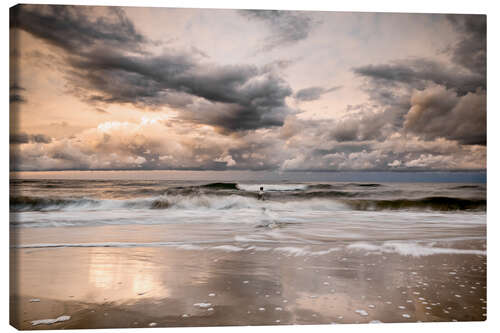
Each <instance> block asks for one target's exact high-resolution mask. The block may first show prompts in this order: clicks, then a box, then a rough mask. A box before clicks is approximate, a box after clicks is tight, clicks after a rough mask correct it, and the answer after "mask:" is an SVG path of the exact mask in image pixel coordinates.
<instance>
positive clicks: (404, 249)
mask: <svg viewBox="0 0 500 333" xmlns="http://www.w3.org/2000/svg"><path fill="white" fill-rule="evenodd" d="M315 177H316V178H315ZM401 177H403V176H401ZM418 177H419V176H412V177H410V178H408V176H406V178H405V179H403V178H400V179H398V178H397V177H393V178H395V180H396V181H388V179H389V178H390V177H389V176H387V175H386V176H377V175H372V177H364V178H363V176H360V177H354V176H352V175H345V177H337V179H333V180H332V179H325V178H324V177H323V178H322V179H318V177H317V176H314V175H313V176H310V175H309V176H307V175H306V176H303V177H299V176H294V175H293V174H292V175H286V176H283V175H282V176H280V177H266V176H262V175H260V174H251V175H246V176H242V174H239V175H238V174H227V173H226V174H224V177H221V176H220V174H216V173H212V174H207V173H203V172H199V173H189V172H177V173H175V172H174V173H173V172H170V173H167V172H165V173H161V172H160V173H158V172H156V173H155V172H142V173H141V172H110V171H102V172H94V173H92V172H46V173H36V172H32V173H24V174H23V173H17V174H11V180H10V225H11V230H13V232H14V234H15V235H16V236H15V237H13V239H12V240H11V246H12V247H14V248H59V247H176V248H178V249H187V250H200V251H204V250H207V249H210V250H214V251H219V250H220V251H230V252H231V251H232V252H240V251H259V250H260V251H281V252H284V253H287V254H289V255H294V256H302V255H304V256H305V255H309V256H320V255H323V254H327V253H331V252H332V251H335V250H337V249H338V248H342V247H343V248H346V247H347V248H352V249H355V248H360V249H361V248H362V249H365V250H370V251H375V252H379V253H383V252H387V253H389V252H392V253H399V254H401V255H412V256H422V255H431V254H436V253H457V254H468V253H469V254H478V255H485V254H486V206H487V204H486V183H485V182H484V181H483V180H484V179H483V176H479V177H469V178H466V177H465V178H463V179H466V180H467V181H462V182H461V181H460V179H461V178H460V175H457V174H451V176H448V178H444V179H445V181H444V182H442V181H436V180H439V179H440V178H439V175H437V176H436V175H434V176H432V177H430V178H429V177H427V178H426V180H427V181H421V180H422V179H419V178H418ZM377 180H379V181H377ZM402 180H403V181H402ZM415 180H417V181H415ZM261 187H262V188H263V192H264V195H263V196H262V197H260V196H259V191H260V188H261ZM41 228H43V229H44V230H51V232H43V233H42V232H40V233H39V232H37V230H42V229H41ZM23 230H24V231H30V232H24V231H23ZM101 230H105V232H101ZM468 241H472V242H468ZM464 244H475V245H474V246H473V247H472V248H471V247H470V245H468V246H464Z"/></svg>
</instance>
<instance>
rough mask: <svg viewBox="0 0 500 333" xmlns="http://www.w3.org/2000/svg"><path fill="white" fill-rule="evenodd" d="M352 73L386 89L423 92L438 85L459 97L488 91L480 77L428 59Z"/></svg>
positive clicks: (362, 68) (358, 70)
mask: <svg viewBox="0 0 500 333" xmlns="http://www.w3.org/2000/svg"><path fill="white" fill-rule="evenodd" d="M353 71H354V73H355V74H357V75H359V76H362V77H366V78H369V79H372V80H373V84H374V85H377V86H382V87H386V88H387V87H388V88H393V87H395V86H396V85H397V84H406V85H409V86H411V87H412V88H416V89H420V90H421V89H423V88H424V87H426V86H427V85H428V84H429V83H435V84H439V85H443V86H445V87H446V88H448V89H454V90H455V91H457V93H458V94H459V95H465V94H466V93H468V92H474V91H475V90H476V89H477V88H483V89H484V88H486V80H485V77H484V76H483V75H482V74H481V73H472V72H464V71H460V70H459V69H457V68H455V67H452V66H447V65H445V64H442V63H439V62H436V61H432V60H427V59H410V60H399V61H393V62H391V63H389V64H380V65H366V66H360V67H356V68H354V69H353Z"/></svg>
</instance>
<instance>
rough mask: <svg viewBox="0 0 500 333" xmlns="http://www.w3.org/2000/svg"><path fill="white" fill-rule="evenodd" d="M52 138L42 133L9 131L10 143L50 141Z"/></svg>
mask: <svg viewBox="0 0 500 333" xmlns="http://www.w3.org/2000/svg"><path fill="white" fill-rule="evenodd" d="M51 141H52V139H51V138H50V137H48V136H46V135H43V134H27V133H11V134H10V143H12V144H23V143H30V142H32V143H50V142H51Z"/></svg>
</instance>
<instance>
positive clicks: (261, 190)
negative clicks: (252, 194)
mask: <svg viewBox="0 0 500 333" xmlns="http://www.w3.org/2000/svg"><path fill="white" fill-rule="evenodd" d="M257 199H258V200H264V186H261V187H260V191H259V194H258V195H257Z"/></svg>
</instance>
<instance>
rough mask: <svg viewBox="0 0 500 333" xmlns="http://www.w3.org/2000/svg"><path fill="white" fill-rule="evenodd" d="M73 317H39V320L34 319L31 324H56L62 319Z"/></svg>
mask: <svg viewBox="0 0 500 333" xmlns="http://www.w3.org/2000/svg"><path fill="white" fill-rule="evenodd" d="M70 319H71V316H59V317H57V318H55V319H38V320H33V321H32V322H31V325H33V326H36V325H51V324H54V323H58V322H61V321H66V320H70Z"/></svg>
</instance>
